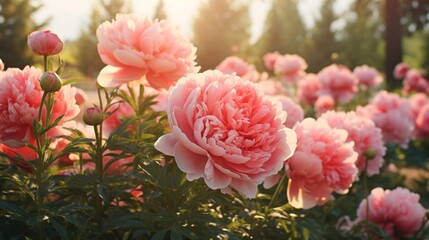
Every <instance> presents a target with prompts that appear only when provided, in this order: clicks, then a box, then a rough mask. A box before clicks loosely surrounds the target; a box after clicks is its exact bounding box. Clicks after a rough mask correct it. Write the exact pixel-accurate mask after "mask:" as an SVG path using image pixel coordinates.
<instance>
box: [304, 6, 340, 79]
mask: <svg viewBox="0 0 429 240" xmlns="http://www.w3.org/2000/svg"><path fill="white" fill-rule="evenodd" d="M334 3H335V0H325V1H324V2H323V5H322V7H321V9H320V18H319V19H316V21H315V24H314V27H313V29H312V31H311V42H310V51H307V52H305V54H304V57H305V59H306V61H307V63H308V71H309V72H318V71H320V70H321V69H322V68H324V67H326V66H328V65H330V64H332V54H334V53H336V52H337V51H338V47H337V41H336V39H335V33H334V32H333V31H332V23H333V22H335V21H336V20H337V19H338V17H337V16H336V14H335V13H334V10H333V5H334Z"/></svg>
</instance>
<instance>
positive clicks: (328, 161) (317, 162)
mask: <svg viewBox="0 0 429 240" xmlns="http://www.w3.org/2000/svg"><path fill="white" fill-rule="evenodd" d="M293 129H294V130H295V132H296V133H297V136H298V143H297V147H296V150H295V153H294V154H293V155H292V157H291V158H290V159H288V160H287V161H286V164H285V170H286V174H287V175H288V177H289V183H288V188H287V197H288V200H289V203H290V205H292V206H293V207H295V208H304V209H308V208H312V207H314V206H315V205H316V204H317V205H322V204H324V203H326V202H327V201H328V200H330V199H333V196H332V193H333V192H337V193H340V194H344V193H347V191H348V189H349V188H350V186H351V185H352V183H353V180H354V179H355V176H356V174H357V172H358V170H357V168H356V165H355V162H356V160H357V153H356V152H355V151H354V150H353V142H347V131H345V130H343V129H336V128H331V127H330V126H329V125H328V123H327V122H326V121H325V119H320V118H319V119H318V120H317V121H316V120H314V119H312V118H306V119H304V120H303V121H302V122H300V123H297V124H296V125H295V127H294V128H293Z"/></svg>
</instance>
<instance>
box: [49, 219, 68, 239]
mask: <svg viewBox="0 0 429 240" xmlns="http://www.w3.org/2000/svg"><path fill="white" fill-rule="evenodd" d="M51 220H52V227H54V229H55V231H57V233H58V235H60V237H61V239H70V238H69V236H68V234H67V230H66V228H65V227H64V226H63V225H61V224H60V223H58V222H57V221H55V219H53V218H52V219H51Z"/></svg>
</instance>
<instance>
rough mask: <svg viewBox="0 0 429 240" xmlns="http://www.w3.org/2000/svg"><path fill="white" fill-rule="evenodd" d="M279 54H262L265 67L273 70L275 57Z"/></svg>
mask: <svg viewBox="0 0 429 240" xmlns="http://www.w3.org/2000/svg"><path fill="white" fill-rule="evenodd" d="M280 56H281V54H280V53H278V52H272V53H266V54H265V55H264V56H263V60H264V64H265V67H266V68H267V69H268V70H274V64H275V63H276V61H277V58H279V57H280Z"/></svg>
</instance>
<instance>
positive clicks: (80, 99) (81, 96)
mask: <svg viewBox="0 0 429 240" xmlns="http://www.w3.org/2000/svg"><path fill="white" fill-rule="evenodd" d="M74 98H75V100H76V104H77V105H79V106H82V105H83V104H84V103H85V102H87V101H88V99H89V97H88V95H87V94H86V93H85V91H83V90H82V89H80V88H76V95H75V96H74Z"/></svg>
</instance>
